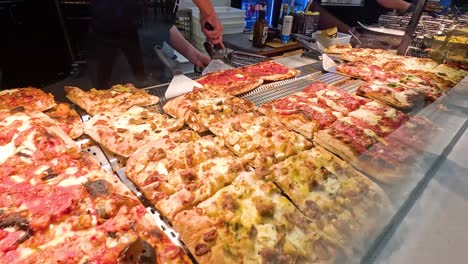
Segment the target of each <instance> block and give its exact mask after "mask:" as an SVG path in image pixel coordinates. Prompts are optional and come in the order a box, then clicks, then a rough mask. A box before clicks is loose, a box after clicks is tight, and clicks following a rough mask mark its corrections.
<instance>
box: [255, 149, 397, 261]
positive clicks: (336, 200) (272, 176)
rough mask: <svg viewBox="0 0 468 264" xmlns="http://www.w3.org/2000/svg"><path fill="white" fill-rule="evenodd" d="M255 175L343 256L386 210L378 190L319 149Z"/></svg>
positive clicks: (362, 239)
mask: <svg viewBox="0 0 468 264" xmlns="http://www.w3.org/2000/svg"><path fill="white" fill-rule="evenodd" d="M257 175H258V176H260V177H262V178H264V179H266V180H271V181H273V182H275V183H276V184H277V185H278V186H279V187H280V188H281V189H282V190H283V191H284V192H285V194H286V195H287V196H288V197H289V198H291V200H292V201H293V203H294V204H296V205H297V206H298V208H299V209H300V210H301V211H302V212H303V213H304V214H305V215H306V216H307V218H308V219H309V220H311V221H312V222H314V223H315V224H317V225H318V227H319V228H320V230H323V232H324V233H325V234H326V237H327V238H328V239H330V240H331V241H332V242H333V243H334V244H336V245H339V247H340V248H342V249H343V250H344V251H346V252H347V254H350V255H351V254H352V251H353V249H354V250H359V249H362V247H363V244H365V243H366V242H367V241H369V239H371V238H372V236H373V235H375V232H376V231H378V230H379V228H380V227H382V225H383V223H382V221H383V220H384V219H385V218H384V217H386V216H388V213H390V209H391V206H390V203H389V200H388V198H387V197H386V195H385V193H384V192H383V190H382V189H381V188H380V187H379V186H378V185H376V184H375V183H373V182H372V181H370V180H369V179H368V178H367V177H365V176H364V175H362V174H361V173H359V172H358V171H356V170H355V169H354V168H353V167H351V166H350V165H349V164H348V163H346V162H344V161H343V160H341V159H340V158H338V157H336V156H335V155H333V154H331V153H330V152H328V151H326V150H325V149H323V148H321V147H315V148H313V149H311V150H306V151H303V152H300V153H299V154H298V155H294V156H291V157H289V158H287V159H286V160H284V161H282V162H280V163H278V164H275V165H274V166H272V167H270V169H269V170H267V171H258V170H257Z"/></svg>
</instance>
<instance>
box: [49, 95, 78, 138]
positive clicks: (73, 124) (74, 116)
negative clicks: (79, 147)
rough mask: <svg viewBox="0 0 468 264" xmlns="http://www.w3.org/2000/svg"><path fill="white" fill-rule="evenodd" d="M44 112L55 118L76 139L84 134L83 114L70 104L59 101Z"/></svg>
mask: <svg viewBox="0 0 468 264" xmlns="http://www.w3.org/2000/svg"><path fill="white" fill-rule="evenodd" d="M44 113H45V114H46V115H48V116H49V117H50V118H52V119H53V120H55V122H57V124H58V125H59V126H60V127H61V128H62V129H63V131H65V133H67V134H68V135H69V136H70V137H71V138H73V139H75V138H78V137H80V136H81V135H83V121H81V116H80V115H79V114H78V113H77V112H76V111H75V109H73V108H72V107H71V106H70V105H69V104H67V103H59V104H58V105H56V106H54V107H53V108H52V109H49V110H47V111H45V112H44Z"/></svg>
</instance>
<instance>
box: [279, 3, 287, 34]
mask: <svg viewBox="0 0 468 264" xmlns="http://www.w3.org/2000/svg"><path fill="white" fill-rule="evenodd" d="M287 13H288V4H283V6H282V7H281V13H280V18H279V19H278V29H279V30H280V31H281V29H282V28H283V19H284V17H285V16H286V14H287Z"/></svg>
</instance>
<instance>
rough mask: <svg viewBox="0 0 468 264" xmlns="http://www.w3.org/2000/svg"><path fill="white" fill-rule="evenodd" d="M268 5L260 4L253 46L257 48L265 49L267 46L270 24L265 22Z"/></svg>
mask: <svg viewBox="0 0 468 264" xmlns="http://www.w3.org/2000/svg"><path fill="white" fill-rule="evenodd" d="M265 11H266V3H261V4H259V9H258V18H257V20H256V21H255V25H254V33H253V39H252V45H253V46H254V47H256V48H264V47H265V46H266V38H267V35H268V23H267V21H266V20H265Z"/></svg>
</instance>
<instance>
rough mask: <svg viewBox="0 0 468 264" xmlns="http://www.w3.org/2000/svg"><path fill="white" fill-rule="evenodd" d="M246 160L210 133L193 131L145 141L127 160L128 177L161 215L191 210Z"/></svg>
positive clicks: (227, 180) (211, 193)
mask: <svg viewBox="0 0 468 264" xmlns="http://www.w3.org/2000/svg"><path fill="white" fill-rule="evenodd" d="M244 168H247V162H246V161H244V160H243V159H240V158H237V157H235V156H234V154H232V152H231V151H230V150H229V149H227V148H226V147H225V146H224V143H223V141H222V140H220V139H219V138H216V137H212V136H204V137H201V138H200V137H198V136H197V134H196V133H195V132H193V131H188V130H187V131H181V132H176V133H174V134H170V135H168V136H166V137H164V138H162V139H160V140H155V141H151V142H149V143H147V144H146V145H145V146H144V147H142V148H140V149H139V150H138V151H137V152H135V153H134V154H133V155H132V156H131V157H130V159H129V160H128V161H127V169H126V173H127V176H128V177H129V178H130V179H131V180H132V181H133V182H134V183H135V184H136V185H137V186H138V187H139V188H140V189H141V190H142V191H143V193H144V194H145V196H146V198H147V199H149V201H150V202H151V203H152V204H154V205H155V207H156V208H158V209H159V210H160V211H161V212H162V214H163V215H165V216H166V217H168V218H169V219H171V220H172V219H173V218H174V216H175V214H177V213H178V212H180V211H181V210H184V209H190V208H192V207H193V206H195V205H197V204H198V203H200V202H201V201H203V200H205V199H207V198H209V197H210V196H211V195H213V194H214V193H215V192H216V191H217V190H219V189H221V188H222V187H224V186H225V185H227V184H229V183H231V182H232V181H233V180H234V178H235V177H237V175H238V174H239V172H240V171H242V170H244Z"/></svg>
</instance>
